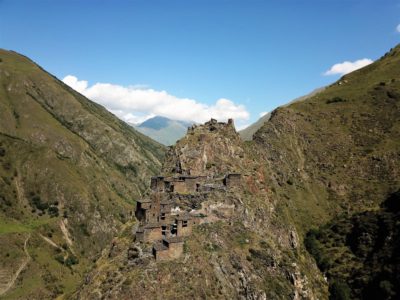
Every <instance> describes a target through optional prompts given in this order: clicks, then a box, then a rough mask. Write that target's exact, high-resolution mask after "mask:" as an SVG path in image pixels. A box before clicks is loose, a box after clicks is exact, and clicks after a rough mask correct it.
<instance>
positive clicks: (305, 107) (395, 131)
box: [251, 46, 400, 297]
mask: <svg viewBox="0 0 400 300" xmlns="http://www.w3.org/2000/svg"><path fill="white" fill-rule="evenodd" d="M251 144H252V145H253V146H255V145H256V146H257V152H258V153H259V155H260V160H262V161H264V162H265V163H266V170H267V172H269V174H270V176H269V177H268V180H267V185H269V186H270V187H271V189H273V192H274V198H275V199H276V201H277V202H276V203H277V205H276V211H277V214H278V215H279V216H280V219H279V222H282V223H286V224H290V223H292V224H295V226H296V229H297V232H298V233H299V235H300V237H304V236H305V235H306V233H307V232H308V231H309V230H310V229H315V230H320V229H319V228H320V227H321V226H322V228H323V226H325V224H331V225H332V224H333V223H334V222H335V221H334V220H335V219H336V218H338V216H343V215H344V216H348V217H346V218H351V216H352V215H355V214H364V213H365V214H368V212H369V211H375V210H378V209H379V207H380V205H381V202H382V201H383V200H384V199H386V198H387V196H388V195H389V194H391V193H393V192H395V191H397V190H398V189H399V187H400V172H399V170H400V151H399V149H400V47H399V46H397V47H395V48H394V49H392V50H391V51H390V52H388V53H387V54H386V55H385V56H383V57H382V58H381V59H379V60H378V61H376V62H375V63H373V64H372V65H369V66H367V67H365V68H363V69H360V70H358V71H355V72H353V73H351V74H348V75H346V76H344V77H342V78H341V79H340V80H339V81H337V82H336V83H334V84H332V85H331V86H329V87H327V88H326V89H325V90H324V91H322V92H320V93H318V94H317V95H315V96H313V97H311V98H309V99H307V100H306V101H302V102H296V103H293V104H292V105H289V106H287V107H282V108H279V109H277V110H276V111H274V112H273V113H272V115H271V118H270V120H269V122H266V123H265V124H264V125H263V127H262V128H260V129H259V131H257V132H256V134H255V135H254V142H251ZM331 222H333V223H331ZM339 225H340V224H339ZM339 225H338V226H339ZM326 226H329V225H326ZM321 230H322V229H321ZM325 234H330V233H329V232H328V233H327V232H326V231H324V234H323V235H325ZM393 234H395V233H394V232H393ZM323 238H325V237H323ZM329 238H330V235H329V236H328V239H329ZM332 239H335V241H336V242H337V239H336V238H335V237H332ZM332 239H330V240H329V241H327V243H328V244H327V247H328V250H327V251H326V252H325V255H326V256H327V257H330V256H331V255H333V253H336V252H337V251H339V250H338V249H336V248H335V244H334V241H333V240H332ZM336 244H337V243H336ZM332 251H333V252H332ZM342 254H343V253H341V254H339V253H336V254H335V255H337V256H335V257H339V256H340V255H342ZM343 255H345V254H343ZM346 257H347V254H346ZM359 263H360V262H359V261H358V260H354V259H351V258H349V259H348V260H347V258H343V260H338V261H336V262H335V268H342V269H343V270H347V271H346V272H350V273H351V272H356V271H357V269H359V268H360V265H359ZM361 264H362V262H361ZM375 266H376V265H375ZM361 268H363V266H362V265H361ZM322 271H325V269H322ZM370 271H371V270H370ZM374 271H377V272H378V269H376V270H374ZM374 271H372V272H374ZM351 274H353V273H351ZM340 279H343V278H340ZM332 280H334V278H333V277H332ZM378 283H379V282H378ZM330 284H333V282H332V281H330ZM335 284H336V285H337V283H335ZM385 284H386V283H385ZM391 284H393V283H391ZM352 288H354V286H352ZM350 292H351V293H353V295H357V293H358V292H355V291H354V290H352V291H350ZM358 294H359V293H358ZM332 297H333V295H332Z"/></svg>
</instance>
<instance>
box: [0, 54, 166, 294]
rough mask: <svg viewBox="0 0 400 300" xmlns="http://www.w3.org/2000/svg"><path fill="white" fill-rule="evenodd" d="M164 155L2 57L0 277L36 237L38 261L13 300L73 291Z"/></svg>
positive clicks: (17, 61) (16, 59)
mask: <svg viewBox="0 0 400 300" xmlns="http://www.w3.org/2000/svg"><path fill="white" fill-rule="evenodd" d="M163 152H164V148H163V147H162V146H161V145H159V144H158V143H156V142H154V141H152V140H150V139H148V138H147V137H145V136H143V135H142V134H140V133H138V132H136V131H135V130H133V129H132V128H131V127H130V126H128V125H126V124H124V123H123V122H121V121H120V120H118V119H117V118H116V117H115V116H113V115H112V114H111V113H109V112H108V111H106V110H105V109H104V108H103V107H101V106H99V105H97V104H95V103H93V102H91V101H90V100H88V99H86V98H85V97H83V96H82V95H80V94H78V93H77V92H75V91H73V90H72V89H70V88H69V87H67V86H66V85H64V84H63V83H62V82H61V81H59V80H57V79H56V78H54V77H53V76H51V75H50V74H48V73H46V72H45V71H43V70H42V69H41V68H40V67H39V66H37V65H36V64H34V63H33V62H32V61H30V60H29V59H27V58H25V57H23V56H21V55H19V54H17V53H14V52H9V51H4V50H0V245H1V246H0V253H1V254H0V261H1V263H0V269H1V270H0V271H4V272H6V273H7V274H9V275H10V278H11V275H13V274H15V272H16V269H15V267H17V265H18V263H19V262H20V261H21V260H22V259H23V258H24V257H25V254H24V251H23V249H24V248H23V241H24V240H25V239H26V238H27V236H28V234H31V237H30V239H29V242H28V243H27V249H28V251H29V253H30V254H31V255H32V258H33V259H32V261H31V262H30V263H29V264H28V265H27V267H26V269H25V270H24V272H23V273H21V275H20V276H19V278H18V282H20V286H17V287H15V286H13V287H12V288H11V289H10V290H9V291H8V292H7V294H5V295H6V296H7V297H8V298H29V297H33V298H40V297H44V298H55V297H56V296H57V295H59V294H62V293H65V292H68V291H71V290H72V289H73V286H74V285H76V284H77V282H78V281H79V280H80V276H81V274H82V273H83V272H84V271H85V269H86V267H87V266H88V265H89V264H90V263H91V260H92V259H93V258H95V257H96V256H97V255H98V254H99V253H100V251H101V250H102V249H103V247H104V246H105V245H108V243H109V242H110V240H111V239H112V237H113V236H114V235H116V234H117V233H118V232H119V230H120V229H121V226H122V225H123V223H126V222H128V221H129V220H130V219H132V217H133V215H132V211H133V209H134V206H133V204H134V200H135V199H138V198H139V197H140V196H141V194H142V193H143V192H144V190H145V187H146V186H147V184H148V182H147V180H148V178H149V177H150V176H152V175H154V174H157V173H158V172H159V169H160V167H161V160H162V157H163ZM7 253H8V255H7ZM11 253H15V255H11ZM78 262H79V263H78ZM70 268H71V269H72V270H70ZM0 273H1V272H0ZM33 274H34V275H33ZM31 278H37V282H35V284H31V280H32V279H31ZM21 287H22V288H21Z"/></svg>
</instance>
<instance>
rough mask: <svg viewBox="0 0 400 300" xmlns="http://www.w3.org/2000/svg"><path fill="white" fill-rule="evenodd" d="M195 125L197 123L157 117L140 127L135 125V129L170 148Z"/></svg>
mask: <svg viewBox="0 0 400 300" xmlns="http://www.w3.org/2000/svg"><path fill="white" fill-rule="evenodd" d="M193 124H195V122H190V121H179V120H172V119H169V118H166V117H161V116H155V117H153V118H150V119H148V120H146V121H144V122H142V123H141V124H139V125H135V126H134V128H135V129H136V130H138V131H139V132H141V133H143V134H145V135H147V136H149V137H150V138H152V139H154V140H156V141H157V142H159V143H161V144H163V145H165V146H170V145H173V144H175V142H176V141H177V140H179V139H181V138H182V137H183V136H184V135H185V134H186V131H187V129H188V127H190V126H192V125H193Z"/></svg>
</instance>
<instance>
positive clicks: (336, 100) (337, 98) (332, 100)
mask: <svg viewBox="0 0 400 300" xmlns="http://www.w3.org/2000/svg"><path fill="white" fill-rule="evenodd" d="M346 101H347V100H346V99H343V98H340V97H333V98H332V99H328V100H326V104H331V103H338V102H346Z"/></svg>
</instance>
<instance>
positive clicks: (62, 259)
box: [54, 254, 64, 265]
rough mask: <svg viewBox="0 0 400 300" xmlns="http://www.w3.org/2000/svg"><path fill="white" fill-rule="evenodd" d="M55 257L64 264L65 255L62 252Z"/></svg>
mask: <svg viewBox="0 0 400 300" xmlns="http://www.w3.org/2000/svg"><path fill="white" fill-rule="evenodd" d="M54 259H55V260H56V261H58V262H59V263H60V264H62V265H63V264H64V257H63V256H62V255H61V254H60V255H56V256H55V257H54Z"/></svg>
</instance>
